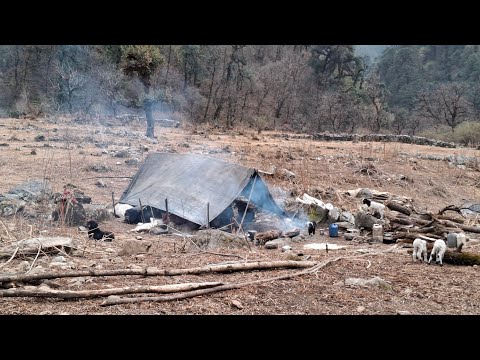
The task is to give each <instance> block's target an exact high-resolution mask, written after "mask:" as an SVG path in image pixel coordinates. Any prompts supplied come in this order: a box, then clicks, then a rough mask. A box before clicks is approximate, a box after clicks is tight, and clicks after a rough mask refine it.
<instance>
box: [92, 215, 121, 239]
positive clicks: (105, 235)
mask: <svg viewBox="0 0 480 360" xmlns="http://www.w3.org/2000/svg"><path fill="white" fill-rule="evenodd" d="M86 227H87V228H88V237H91V238H94V239H95V240H102V239H103V241H112V240H113V239H115V235H113V233H112V232H110V231H102V230H100V229H99V228H98V224H97V222H96V221H95V220H89V221H88V222H87V225H86Z"/></svg>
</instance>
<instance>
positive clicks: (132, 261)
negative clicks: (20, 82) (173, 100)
mask: <svg viewBox="0 0 480 360" xmlns="http://www.w3.org/2000/svg"><path fill="white" fill-rule="evenodd" d="M144 131H145V129H144V124H143V123H140V124H137V123H133V124H128V125H125V124H122V123H120V122H119V121H117V120H115V119H113V120H102V121H90V122H88V123H82V122H75V121H71V120H66V119H58V120H56V121H53V120H45V119H44V120H40V119H37V120H26V119H21V120H19V119H0V170H1V172H2V177H1V178H0V193H5V192H8V191H9V190H10V189H11V188H13V187H14V186H16V185H18V184H20V183H22V182H25V181H28V180H34V179H46V180H48V181H49V183H50V184H51V186H52V188H53V190H54V191H58V192H60V191H62V189H63V186H64V185H66V184H74V185H75V186H77V187H78V188H79V189H81V190H82V191H84V192H85V194H86V195H88V196H91V197H92V203H95V204H102V205H105V206H107V205H109V204H111V202H112V199H111V198H112V192H113V194H114V196H115V198H116V199H117V200H118V198H119V197H120V195H121V194H122V192H123V191H124V190H125V189H126V187H127V186H128V184H129V181H130V178H129V177H131V176H133V175H134V174H135V172H136V171H137V169H138V167H139V166H140V165H141V163H142V161H143V159H144V158H145V156H146V155H147V154H148V153H151V152H162V151H169V152H179V153H187V152H192V153H202V154H205V155H208V156H211V157H215V158H219V159H222V160H226V161H229V162H234V163H238V164H241V165H244V166H248V167H254V168H256V169H259V170H263V171H267V172H270V171H271V170H272V166H274V167H276V169H277V173H278V174H280V173H281V172H280V171H278V170H281V169H287V170H289V171H292V172H293V173H295V174H296V176H295V178H294V179H287V178H285V177H283V176H280V175H275V176H268V175H265V176H264V179H265V181H266V182H267V184H268V185H269V187H270V188H271V190H272V193H274V194H275V195H276V196H280V195H281V194H283V195H284V196H286V195H285V194H290V193H292V192H293V193H295V194H298V195H300V196H301V195H302V194H303V193H304V192H306V193H308V194H310V195H312V196H317V197H321V196H320V195H321V194H324V191H325V190H327V189H335V190H336V192H334V193H335V195H334V196H333V197H332V198H331V199H328V198H327V199H322V200H324V201H331V202H332V203H334V204H335V205H336V206H340V207H342V208H343V209H344V210H347V211H354V210H355V209H357V208H358V206H359V200H358V199H352V198H350V197H348V196H346V195H345V194H344V192H345V191H346V190H353V189H356V188H363V187H365V188H370V189H372V190H378V191H388V192H390V193H392V194H397V195H402V196H406V197H411V198H412V199H413V200H414V204H415V206H416V207H417V209H419V210H426V211H431V212H437V211H438V210H439V209H441V208H443V207H445V206H447V205H450V204H454V205H460V204H462V203H463V202H465V201H474V202H480V192H479V190H480V186H479V183H480V172H479V167H478V166H477V167H476V168H475V167H474V168H469V167H467V168H462V167H457V166H452V165H449V163H448V162H446V161H434V160H426V159H420V158H419V157H418V155H425V154H429V155H449V154H455V155H463V156H471V157H478V156H479V153H480V150H476V149H473V148H457V149H447V148H436V147H430V146H417V145H410V144H399V143H385V144H384V143H362V142H357V143H353V142H320V141H313V140H310V139H306V138H301V137H298V136H297V135H298V134H280V133H274V132H262V133H260V134H259V133H257V132H256V131H253V130H235V131H224V130H222V129H214V130H212V129H206V128H203V129H202V128H197V129H193V128H179V129H172V128H161V127H158V126H157V127H156V135H157V141H155V142H152V141H151V140H150V139H147V138H145V136H144ZM38 135H43V136H44V139H43V140H41V139H39V138H37V140H36V139H35V138H36V137H37V136H38ZM120 150H128V151H129V155H128V156H127V157H126V158H124V157H117V156H114V154H115V153H116V152H118V151H120ZM134 158H137V159H138V162H135V161H133V162H131V163H126V161H128V160H131V159H134ZM95 166H96V167H97V168H102V167H103V169H104V170H105V172H97V171H94V170H92V169H93V167H95ZM365 166H368V167H369V168H370V169H374V170H375V171H374V173H371V174H370V175H362V173H360V170H361V169H362V168H365ZM122 177H123V178H122ZM98 180H103V181H104V183H105V184H106V187H98V186H96V185H95V183H96V182H97V181H98ZM387 211H388V210H387ZM0 220H1V221H2V225H1V226H2V228H3V230H0V232H1V235H2V237H1V242H0V245H1V246H3V245H7V244H8V243H9V242H12V241H14V240H20V239H23V238H28V237H30V236H37V235H39V234H42V235H48V236H53V235H62V236H71V237H73V238H74V239H76V240H78V241H81V242H82V243H83V244H86V246H87V250H86V251H85V252H84V253H83V254H82V255H78V254H77V255H75V256H70V257H68V259H67V260H68V263H69V264H71V267H72V270H71V271H74V270H85V269H95V268H96V269H98V268H101V269H102V268H103V269H104V270H109V269H128V268H135V267H137V268H138V267H142V268H146V267H157V268H158V269H172V268H192V267H197V266H205V265H209V264H219V263H223V262H226V261H245V260H247V261H254V260H257V261H275V260H284V259H287V256H289V255H288V254H286V253H283V252H282V251H281V250H280V249H273V250H268V249H264V248H263V247H252V248H251V249H228V250H225V249H217V250H216V251H215V252H217V253H218V254H212V253H205V252H203V253H199V252H196V251H190V252H183V251H181V248H182V245H183V244H185V240H184V238H182V237H181V236H175V235H163V236H157V235H152V234H142V235H141V236H142V240H148V241H151V242H152V243H153V245H152V247H151V248H150V251H149V252H148V253H147V254H144V255H142V256H134V255H132V256H117V255H116V253H117V252H118V251H119V250H120V249H121V248H122V245H123V244H124V243H125V241H127V240H129V239H135V237H136V236H137V234H135V233H132V232H129V230H131V229H132V228H133V227H134V226H133V225H128V224H126V223H122V222H121V221H119V220H118V219H115V218H112V219H111V220H107V221H103V222H101V228H102V229H106V230H108V231H113V232H114V233H115V236H116V239H115V240H114V241H113V242H111V243H109V242H101V241H99V242H94V241H93V240H87V239H86V238H85V235H84V234H82V233H81V232H79V230H78V229H77V227H71V228H68V227H58V226H56V225H55V224H52V223H51V222H49V221H45V220H41V221H40V220H35V219H29V218H22V216H21V215H16V216H14V217H4V218H0ZM302 233H303V234H305V235H306V238H305V241H297V242H292V244H291V246H292V247H293V249H292V253H294V254H298V253H302V254H304V257H305V256H309V257H310V259H309V260H310V261H315V262H326V261H329V260H334V259H336V258H338V257H341V259H340V260H338V261H336V262H333V263H331V264H329V265H328V266H326V267H324V268H322V269H320V270H318V271H317V272H315V273H312V274H306V275H301V276H297V277H294V278H291V279H287V280H272V281H268V282H263V283H258V284H254V285H248V286H245V287H242V288H239V289H233V290H226V291H222V292H217V293H212V294H208V295H203V296H197V297H193V298H190V299H182V300H174V301H166V302H142V303H132V304H121V305H112V306H101V305H100V304H101V303H102V302H103V301H104V299H103V298H93V299H76V300H61V299H55V298H34V297H7V298H5V297H4V298H1V297H0V314H43V315H50V314H79V315H86V314H129V315H140V314H142V315H143V314H168V315H190V314H201V315H206V314H208V315H227V314H229V315H284V314H289V315H292V314H296V315H333V314H335V315H340V314H341V315H356V314H366V315H370V314H377V315H394V314H398V313H406V312H408V313H409V314H422V315H440V314H455V315H460V314H461V315H467V314H480V292H479V291H478V290H479V289H480V277H479V268H478V267H477V266H455V265H450V264H445V265H444V266H442V267H441V266H439V265H434V264H432V265H427V264H424V263H420V262H417V263H413V262H412V258H411V255H409V254H407V248H404V247H402V246H401V244H393V245H391V244H383V243H372V244H369V243H355V242H352V241H346V240H345V239H344V238H343V237H342V236H339V237H338V238H330V237H328V234H324V235H321V234H320V233H319V231H317V233H316V234H315V235H313V236H308V234H306V230H305V229H302ZM475 237H476V236H475V235H474V234H472V236H471V238H475ZM478 238H480V236H478ZM318 242H320V243H325V242H328V243H334V244H337V245H341V246H344V248H341V249H338V250H330V251H328V253H327V252H326V251H325V250H315V249H306V248H304V245H306V244H309V243H318ZM463 250H464V251H469V252H473V253H480V246H477V243H475V242H473V244H467V246H465V247H464V249H463ZM359 255H362V256H359ZM51 258H52V255H46V254H43V255H42V256H39V257H38V259H37V260H36V264H35V265H41V266H43V267H45V268H48V266H49V263H50V262H51ZM7 260H8V259H5V258H3V259H1V260H0V267H1V268H0V274H2V273H3V274H6V273H15V272H16V269H17V267H18V266H19V264H20V263H21V262H22V261H25V260H26V261H28V262H29V263H30V264H31V263H32V262H33V261H34V256H31V257H28V256H19V257H16V258H14V259H12V261H10V262H9V263H8V264H5V263H6V261H7ZM301 270H302V269H288V270H287V269H281V270H265V271H244V272H232V273H222V274H218V273H217V274H215V273H214V274H203V275H181V276H145V277H143V276H138V275H132V276H108V277H107V276H100V277H93V276H92V277H84V278H82V279H80V280H78V279H75V278H63V279H55V280H53V282H52V283H50V286H51V287H52V288H57V289H62V290H93V289H105V288H117V287H126V286H133V285H164V284H176V283H186V282H205V281H220V282H224V283H229V284H237V283H244V282H250V281H256V280H261V279H267V278H274V277H278V276H281V275H286V274H292V273H295V272H299V271H301ZM373 277H380V278H381V279H383V280H384V281H385V282H384V283H383V285H381V286H376V285H373V286H367V285H364V286H358V285H349V284H346V280H347V279H349V278H362V279H366V280H368V279H371V278H373ZM347 283H348V281H347ZM19 286H20V285H19ZM146 296H150V295H146Z"/></svg>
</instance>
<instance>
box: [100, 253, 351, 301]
mask: <svg viewBox="0 0 480 360" xmlns="http://www.w3.org/2000/svg"><path fill="white" fill-rule="evenodd" d="M341 259H342V258H341V257H338V258H336V259H333V260H329V261H326V262H325V263H323V264H318V263H315V265H314V266H312V267H310V268H309V269H306V270H303V271H299V272H297V273H294V274H289V275H283V276H276V277H273V278H267V279H261V280H255V281H248V282H244V283H240V284H225V285H220V286H216V287H214V288H210V289H202V290H194V291H188V292H184V293H182V294H176V295H165V296H156V297H152V296H149V297H137V298H120V297H118V296H115V297H114V296H112V297H109V298H107V299H105V301H104V302H102V303H101V304H100V305H101V306H109V305H119V304H131V303H138V302H147V301H155V302H165V301H172V300H180V299H188V298H192V297H195V296H201V295H207V294H211V293H214V292H219V291H226V290H232V289H238V288H241V287H245V286H250V285H254V284H261V283H264V282H271V281H275V280H286V279H291V278H293V277H296V276H300V275H305V274H309V273H312V272H314V271H318V270H320V269H322V268H324V267H325V266H327V265H329V264H331V263H334V262H337V261H338V260H341Z"/></svg>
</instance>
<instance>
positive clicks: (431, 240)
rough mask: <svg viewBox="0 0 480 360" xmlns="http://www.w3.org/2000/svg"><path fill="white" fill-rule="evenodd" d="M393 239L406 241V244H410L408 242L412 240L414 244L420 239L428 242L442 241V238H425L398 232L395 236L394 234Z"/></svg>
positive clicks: (421, 235) (415, 234)
mask: <svg viewBox="0 0 480 360" xmlns="http://www.w3.org/2000/svg"><path fill="white" fill-rule="evenodd" d="M393 238H394V239H397V240H398V239H404V240H405V241H404V242H408V241H407V239H408V240H411V242H413V241H414V240H415V239H416V238H420V239H423V240H427V241H430V242H435V240H438V239H440V238H441V237H439V236H438V237H433V236H431V237H429V236H425V235H423V234H419V233H407V232H396V233H395V234H393Z"/></svg>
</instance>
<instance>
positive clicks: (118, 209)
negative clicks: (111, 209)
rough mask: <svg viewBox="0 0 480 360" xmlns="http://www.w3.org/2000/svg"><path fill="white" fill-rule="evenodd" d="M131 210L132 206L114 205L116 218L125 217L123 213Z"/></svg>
mask: <svg viewBox="0 0 480 360" xmlns="http://www.w3.org/2000/svg"><path fill="white" fill-rule="evenodd" d="M131 208H133V206H132V205H128V204H117V205H115V215H117V216H118V217H121V218H123V217H125V212H126V211H127V210H128V209H131Z"/></svg>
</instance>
